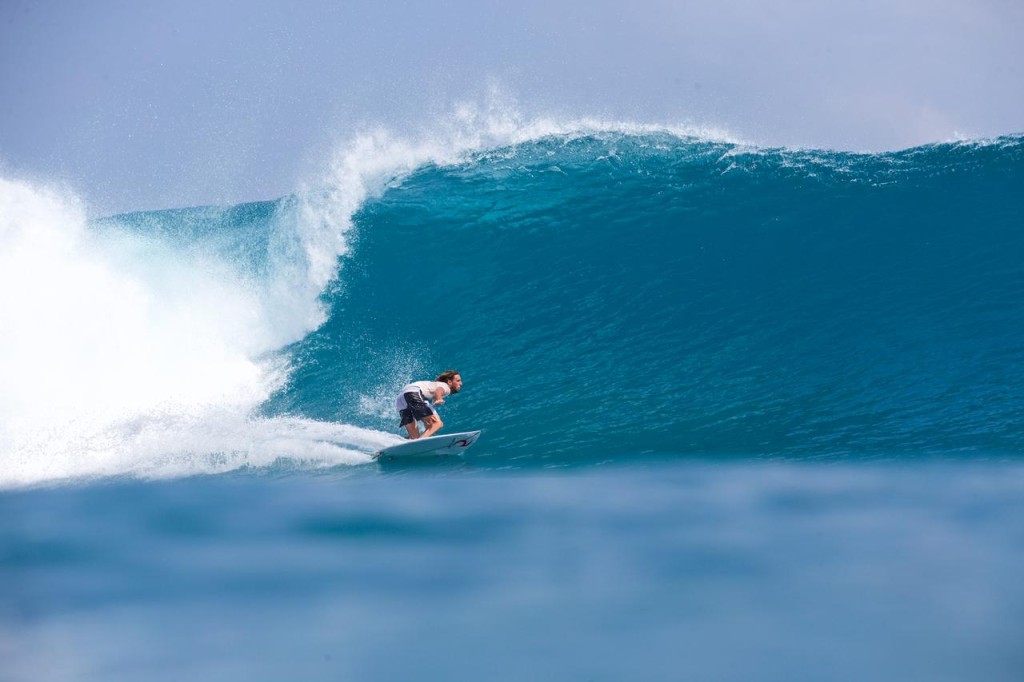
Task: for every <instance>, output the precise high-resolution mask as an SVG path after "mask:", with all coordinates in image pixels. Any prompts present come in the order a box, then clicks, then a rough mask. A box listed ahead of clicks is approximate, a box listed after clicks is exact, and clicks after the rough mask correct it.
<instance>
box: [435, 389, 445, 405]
mask: <svg viewBox="0 0 1024 682" xmlns="http://www.w3.org/2000/svg"><path fill="white" fill-rule="evenodd" d="M434 404H435V405H443V404H444V389H443V388H439V389H437V391H435V392H434Z"/></svg>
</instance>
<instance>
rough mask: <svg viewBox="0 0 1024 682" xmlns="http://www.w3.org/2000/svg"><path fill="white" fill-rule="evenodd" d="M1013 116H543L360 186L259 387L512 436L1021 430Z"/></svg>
mask: <svg viewBox="0 0 1024 682" xmlns="http://www.w3.org/2000/svg"><path fill="white" fill-rule="evenodd" d="M1022 176H1024V145H1022V141H1021V139H1020V138H1004V139H1001V140H998V141H995V142H992V143H986V144H950V145H936V146H930V147H924V148H918V149H914V150H909V151H905V152H900V153H892V154H880V155H854V154H845V153H831V152H801V151H788V150H767V151H765V150H746V149H744V148H741V147H736V146H734V145H728V144H717V143H706V142H700V141H694V140H689V139H683V138H678V137H673V136H669V135H656V134H655V135H627V134H608V135H591V136H582V137H580V136H561V137H549V138H544V139H541V140H539V141H534V142H530V143H525V144H521V145H517V146H512V147H508V148H502V149H497V150H492V151H489V152H487V153H481V154H478V155H476V156H474V157H472V158H470V159H468V160H465V161H464V162H461V163H459V164H456V165H452V166H435V165H427V166H424V167H421V168H419V169H418V170H417V171H415V172H414V173H412V174H411V175H409V176H408V177H407V178H405V179H404V180H403V181H402V182H401V183H400V184H396V185H395V186H393V187H391V188H390V189H388V190H387V191H386V192H385V193H384V194H383V195H382V196H381V197H379V198H378V199H375V200H372V201H370V202H368V203H366V204H365V205H364V206H363V208H362V210H361V211H359V212H358V213H357V214H356V216H355V219H354V222H355V226H356V228H357V233H358V238H357V240H356V242H355V246H354V248H353V251H352V253H351V254H349V256H348V257H347V259H346V261H345V263H344V267H343V269H342V274H341V279H340V281H339V283H338V285H337V286H335V287H333V288H332V289H331V290H329V291H328V292H327V293H326V294H325V295H324V297H325V302H326V303H327V305H328V307H329V309H330V311H331V312H330V316H329V319H328V320H327V322H326V324H325V325H324V326H323V327H322V328H320V329H319V330H318V331H317V332H315V333H313V334H311V335H310V336H308V337H306V338H305V339H304V340H303V341H302V342H300V343H299V344H297V345H296V346H294V347H293V348H291V349H290V350H291V353H292V357H293V363H294V373H293V375H292V378H291V382H290V383H289V385H288V386H287V388H286V389H284V390H283V391H281V392H280V393H279V394H278V395H276V396H275V397H274V399H272V400H271V401H270V402H269V403H268V404H267V405H266V411H267V412H268V413H283V412H287V413H291V414H301V415H303V416H307V417H313V418H317V419H328V420H340V421H344V422H348V423H355V424H359V425H362V426H367V427H372V428H380V429H387V430H392V429H394V426H395V420H394V417H393V416H392V415H391V414H390V409H391V408H390V401H391V398H392V394H393V392H394V391H396V390H397V388H398V387H400V386H401V384H402V383H404V382H405V381H406V380H409V379H421V378H432V376H433V375H434V374H436V373H438V372H440V371H441V370H443V369H447V368H450V367H452V368H456V369H459V370H460V371H461V372H462V373H463V377H464V380H465V388H464V391H463V393H462V394H461V395H459V396H457V397H455V398H454V399H452V400H450V401H449V402H448V403H447V405H446V406H445V407H444V408H443V410H444V411H443V416H444V418H445V421H446V422H447V424H449V426H450V427H451V428H457V429H460V430H461V429H468V428H474V429H475V428H483V429H485V430H486V432H487V438H486V441H487V443H488V444H489V446H490V447H491V449H492V451H493V452H495V453H500V455H499V459H500V460H501V461H502V462H508V461H513V460H515V461H532V462H541V463H543V462H548V461H556V462H568V461H575V460H582V461H593V460H595V459H603V458H612V459H615V458H619V457H629V456H633V455H638V454H647V455H664V456H677V455H692V454H712V455H717V454H737V455H744V456H751V455H753V456H760V455H767V456H794V457H836V456H847V455H854V456H874V455H878V456H890V455H894V454H895V455H906V454H925V453H946V454H948V453H960V452H967V453H986V454H992V453H1017V452H1020V451H1021V450H1022V448H1024V436H1022V434H1021V432H1020V430H1019V428H1017V426H1016V425H1015V424H1016V419H1017V416H1018V415H1019V414H1020V413H1021V408H1022V407H1024V405H1022V398H1021V395H1020V392H1019V391H1017V390H1016V389H1015V387H1016V386H1020V385H1024V381H1022V380H1024V376H1022V367H1024V351H1022V349H1021V344H1020V342H1019V338H1018V337H1019V330H1020V322H1021V320H1022V319H1024V268H1022V265H1021V263H1022V256H1024V235H1022V233H1021V230H1020V226H1021V224H1022V221H1021V217H1022V212H1021V206H1020V201H1019V190H1020V187H1022V186H1024V177H1022Z"/></svg>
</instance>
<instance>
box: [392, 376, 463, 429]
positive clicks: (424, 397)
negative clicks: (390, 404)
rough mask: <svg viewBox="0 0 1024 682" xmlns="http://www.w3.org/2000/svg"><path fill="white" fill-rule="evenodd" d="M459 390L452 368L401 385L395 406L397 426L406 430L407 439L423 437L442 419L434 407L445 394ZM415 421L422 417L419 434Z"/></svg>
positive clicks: (441, 401)
mask: <svg viewBox="0 0 1024 682" xmlns="http://www.w3.org/2000/svg"><path fill="white" fill-rule="evenodd" d="M461 390H462V376H461V375H460V374H459V373H458V372H456V371H455V370H454V369H449V370H446V371H444V372H441V373H440V374H439V375H437V378H436V379H434V380H433V381H414V382H412V383H411V384H406V385H405V386H403V387H402V391H401V393H399V394H398V400H396V401H395V407H397V408H398V416H399V417H401V418H402V423H401V424H400V426H404V427H405V429H406V430H407V431H408V432H409V439H410V440H414V439H416V438H427V437H428V436H433V435H434V434H435V433H437V432H438V431H440V430H441V427H442V426H444V422H442V421H441V417H440V416H438V414H437V410H435V409H434V408H435V407H437V406H438V405H443V404H444V399H445V398H446V397H448V396H450V395H451V394H453V393H458V392H459V391H461ZM428 400H433V401H434V404H433V405H431V404H430V403H428V402H427V401H428ZM417 421H422V422H423V427H424V428H425V429H426V430H425V431H424V432H423V434H422V435H421V434H420V428H419V424H417V423H416V422H417Z"/></svg>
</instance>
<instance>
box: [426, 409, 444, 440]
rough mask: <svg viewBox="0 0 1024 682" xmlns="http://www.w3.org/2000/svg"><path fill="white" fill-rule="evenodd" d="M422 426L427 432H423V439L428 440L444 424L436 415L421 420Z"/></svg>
mask: <svg viewBox="0 0 1024 682" xmlns="http://www.w3.org/2000/svg"><path fill="white" fill-rule="evenodd" d="M423 425H424V426H425V427H427V430H426V431H424V432H423V438H429V437H430V436H433V435H434V434H435V433H437V432H438V431H440V430H441V427H442V426H444V422H442V421H441V418H440V417H438V416H437V415H436V414H432V415H430V416H429V417H424V418H423Z"/></svg>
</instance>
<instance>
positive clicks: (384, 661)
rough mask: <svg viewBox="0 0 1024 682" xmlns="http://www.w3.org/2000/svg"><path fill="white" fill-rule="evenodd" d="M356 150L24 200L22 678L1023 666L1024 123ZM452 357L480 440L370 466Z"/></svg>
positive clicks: (17, 563) (757, 675)
mask: <svg viewBox="0 0 1024 682" xmlns="http://www.w3.org/2000/svg"><path fill="white" fill-rule="evenodd" d="M371 142H372V144H371V143H366V141H365V140H364V141H363V143H361V144H355V145H353V146H352V147H351V148H349V149H348V151H346V152H345V153H344V154H343V155H342V156H341V157H340V158H339V160H338V163H337V164H336V166H335V168H334V171H333V173H334V174H333V175H332V176H331V177H330V178H329V179H327V180H325V181H324V182H323V183H320V184H318V185H314V186H311V187H310V188H308V189H306V190H304V191H303V192H300V193H297V194H295V195H293V196H289V197H285V198H282V199H279V200H276V201H266V202H259V203H252V204H243V205H239V206H235V207H228V208H192V209H180V210H171V211H151V212H143V213H135V214H130V215H124V216H113V217H109V218H103V219H99V220H87V219H85V218H84V216H83V214H82V211H81V210H80V209H79V208H78V207H76V205H75V202H74V201H72V200H70V199H68V198H67V197H65V196H62V195H55V194H53V193H48V192H46V191H45V190H42V189H40V188H37V187H32V186H29V185H25V184H23V183H22V184H19V183H10V182H8V183H6V184H4V185H3V186H0V190H2V194H0V197H2V198H3V199H4V200H5V201H4V202H0V205H2V206H4V208H5V211H6V213H5V214H4V216H3V218H4V220H2V221H0V228H2V229H3V230H4V233H3V234H2V237H3V239H4V243H5V244H7V245H8V247H9V248H8V249H7V250H6V255H3V254H0V273H4V274H0V280H2V281H0V284H3V285H4V286H3V287H2V288H3V289H4V291H5V293H4V294H3V296H4V298H3V299H2V300H0V305H2V306H3V307H2V308H0V311H2V312H3V314H4V316H5V317H6V318H7V319H9V320H12V321H13V324H12V325H11V327H10V329H11V330H13V331H10V332H9V333H8V334H7V335H6V337H5V338H4V340H3V341H2V342H0V343H2V344H3V345H2V346H0V351H2V353H0V356H2V358H3V360H2V361H0V377H2V378H3V379H4V381H5V384H6V385H7V386H9V387H11V388H10V389H9V390H8V391H7V392H6V397H5V399H4V400H3V401H2V402H0V411H2V412H0V416H2V418H3V421H0V446H2V447H0V458H2V459H0V464H2V468H0V485H2V490H0V519H2V520H0V578H2V579H3V583H4V585H6V588H5V589H4V590H3V591H2V592H0V635H2V636H0V660H2V661H3V662H4V663H3V665H2V666H0V671H2V675H0V677H4V678H5V679H12V680H41V679H85V680H92V679H96V680H100V679H104V680H106V679H111V678H115V679H120V678H125V679H147V680H150V679H153V680H158V679H167V680H171V679H175V680H177V679H183V678H184V679H211V680H213V679H216V680H233V679H238V680H241V679H281V678H283V677H289V676H295V677H301V678H304V679H395V680H398V679H403V680H404V679H510V680H511V679H517V680H518V679H543V680H548V679H550V680H566V679H579V680H620V679H648V680H678V679H717V680H794V679H798V680H802V679H806V680H863V679H885V680H906V679H929V680H977V679H985V680H1016V679H1019V678H1020V675H1021V673H1022V671H1024V656H1022V655H1021V653H1020V647H1019V642H1020V641H1021V640H1022V636H1024V588H1021V587H1020V584H1019V583H1020V581H1019V576H1020V575H1021V574H1022V571H1024V514H1022V512H1024V508H1022V505H1024V460H1022V459H1021V454H1022V452H1024V436H1022V433H1021V429H1020V414H1021V412H1022V409H1021V408H1022V406H1024V398H1022V392H1021V390H1020V386H1021V385H1022V383H1024V382H1022V379H1024V377H1022V367H1024V363H1022V361H1024V351H1022V346H1021V344H1020V343H1019V330H1020V329H1021V320H1022V319H1024V267H1022V266H1021V263H1022V256H1024V235H1022V232H1021V225H1022V224H1024V222H1022V220H1021V218H1022V216H1024V210H1022V206H1021V202H1020V187H1022V186H1024V182H1022V179H1024V178H1022V175H1024V144H1022V141H1021V138H1019V137H1006V138H1000V139H997V140H989V141H977V142H964V143H956V144H940V145H932V146H928V147H922V148H917V149H911V150H906V151H902V152H895V153H887V154H849V153H839V152H830V151H810V150H808V151H800V150H782V149H779V150H772V149H767V150H766V149H756V148H749V147H744V146H740V145H737V144H734V143H727V142H717V141H709V140H705V139H698V138H693V137H687V136H684V135H678V134H670V133H667V132H659V131H652V130H619V129H608V130H575V131H569V132H565V131H562V132H558V133H552V134H545V135H536V136H524V137H523V138H522V139H516V140H512V141H508V142H507V143H502V144H485V145H475V146H471V147H469V148H465V149H459V150H456V151H455V152H452V151H450V150H449V151H450V153H446V154H437V153H434V152H429V153H428V152H423V151H422V150H416V149H412V150H410V149H399V150H397V151H396V149H395V147H394V145H393V144H392V142H389V141H388V140H384V141H381V140H376V141H372V140H371ZM361 145H362V146H361ZM389 145H390V146H389ZM399 152H400V153H399ZM456 152H457V153H456ZM388 154H390V156H388ZM382 157H385V158H383V160H382ZM51 235H52V236H53V237H54V238H52V239H51V238H50V236H51ZM15 292H16V293H17V295H15ZM447 368H456V369H458V370H460V371H461V372H462V375H463V378H464V382H465V385H464V390H463V392H462V393H460V394H459V395H457V396H454V397H453V398H451V399H450V400H449V401H448V402H447V404H446V405H445V406H443V407H442V408H441V409H442V416H443V417H444V419H445V422H446V424H447V425H448V428H449V429H451V430H467V429H476V428H480V429H483V430H484V434H483V437H482V438H481V440H480V441H479V443H478V444H477V445H475V446H474V448H473V449H472V450H470V451H469V453H468V454H467V457H466V458H465V460H462V461H456V462H451V461H449V462H442V463H427V464H421V465H417V466H398V467H388V468H386V469H384V468H381V467H380V466H378V465H377V464H375V463H373V462H372V460H371V458H370V453H372V452H373V451H374V450H375V449H376V448H379V447H380V446H381V445H382V444H384V443H387V442H388V440H389V439H390V438H392V436H391V434H394V433H397V419H396V418H395V415H394V414H392V408H391V403H392V401H393V398H394V394H395V393H396V391H397V390H398V389H399V388H400V387H401V385H402V384H403V383H405V382H406V381H407V380H409V379H419V378H428V377H431V376H432V375H434V374H436V373H438V372H440V371H441V370H443V369H447Z"/></svg>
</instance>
